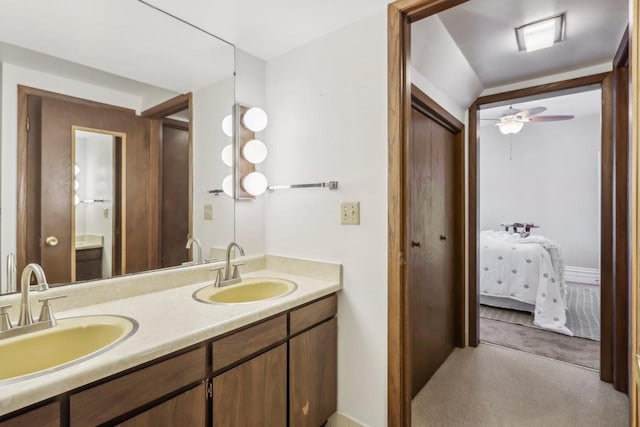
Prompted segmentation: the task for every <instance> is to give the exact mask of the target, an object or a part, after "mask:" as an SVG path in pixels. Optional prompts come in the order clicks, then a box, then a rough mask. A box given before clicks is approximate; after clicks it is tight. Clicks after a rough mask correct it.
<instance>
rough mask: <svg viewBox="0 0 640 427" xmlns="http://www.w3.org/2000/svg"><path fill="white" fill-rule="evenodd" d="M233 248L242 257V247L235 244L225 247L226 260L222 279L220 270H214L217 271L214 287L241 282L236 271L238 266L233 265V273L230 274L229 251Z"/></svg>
mask: <svg viewBox="0 0 640 427" xmlns="http://www.w3.org/2000/svg"><path fill="white" fill-rule="evenodd" d="M233 248H237V249H238V250H239V251H240V256H244V249H242V246H240V245H239V244H237V243H236V242H231V243H229V246H227V258H226V262H225V269H224V277H222V274H221V273H220V270H222V268H215V269H214V270H215V271H217V277H216V282H215V286H223V285H232V284H234V283H238V282H240V280H242V279H241V278H240V271H239V270H238V266H239V264H235V265H234V266H233V272H231V250H232V249H233Z"/></svg>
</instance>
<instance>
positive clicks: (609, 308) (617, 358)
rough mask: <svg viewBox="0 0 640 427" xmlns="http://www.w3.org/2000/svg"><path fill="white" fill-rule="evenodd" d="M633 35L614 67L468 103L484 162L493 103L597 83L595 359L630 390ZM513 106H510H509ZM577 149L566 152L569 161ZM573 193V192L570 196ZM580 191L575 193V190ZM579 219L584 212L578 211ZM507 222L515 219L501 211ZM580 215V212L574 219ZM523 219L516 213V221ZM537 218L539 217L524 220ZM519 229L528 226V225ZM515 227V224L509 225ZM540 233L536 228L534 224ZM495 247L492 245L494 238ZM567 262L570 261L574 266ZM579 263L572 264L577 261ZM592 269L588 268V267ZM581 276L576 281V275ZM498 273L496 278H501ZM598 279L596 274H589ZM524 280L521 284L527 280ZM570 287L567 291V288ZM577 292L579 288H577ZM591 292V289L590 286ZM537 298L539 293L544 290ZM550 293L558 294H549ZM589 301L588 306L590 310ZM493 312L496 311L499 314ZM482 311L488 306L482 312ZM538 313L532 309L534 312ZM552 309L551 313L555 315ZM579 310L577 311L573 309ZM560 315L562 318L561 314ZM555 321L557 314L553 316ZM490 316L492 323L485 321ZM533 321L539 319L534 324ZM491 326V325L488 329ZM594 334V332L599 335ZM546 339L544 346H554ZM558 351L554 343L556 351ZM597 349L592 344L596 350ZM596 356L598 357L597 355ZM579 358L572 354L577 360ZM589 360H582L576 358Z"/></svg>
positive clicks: (475, 261)
mask: <svg viewBox="0 0 640 427" xmlns="http://www.w3.org/2000/svg"><path fill="white" fill-rule="evenodd" d="M628 48H629V43H628V37H627V34H626V33H625V36H624V37H623V39H622V41H621V43H620V46H619V48H618V51H617V53H616V55H615V58H614V61H613V71H612V72H606V73H601V74H596V75H590V76H586V77H581V78H576V79H571V80H565V81H561V82H557V83H553V84H548V85H540V86H534V87H531V88H527V89H521V90H516V91H511V92H505V93H499V94H494V95H488V96H484V97H480V98H478V99H477V100H476V102H475V103H474V104H473V105H472V106H471V107H470V109H469V117H470V123H469V129H470V131H469V135H470V136H469V163H470V165H477V166H478V167H481V164H480V163H479V154H480V152H479V149H480V147H479V143H478V136H479V135H480V134H481V133H482V129H481V128H480V126H482V120H480V119H481V118H482V117H481V115H482V110H486V109H488V108H491V107H494V106H496V105H504V103H506V104H509V103H510V102H515V101H513V100H514V99H515V100H520V102H522V99H523V98H524V100H525V101H526V102H537V101H539V100H540V99H544V98H548V97H549V96H550V94H558V93H560V94H571V93H576V92H585V90H588V89H590V88H600V89H601V96H600V102H601V105H602V117H601V141H600V143H601V146H600V156H599V161H598V162H597V165H598V166H599V168H600V169H599V175H600V187H599V212H598V219H599V223H600V227H599V233H598V234H599V237H600V241H599V249H600V257H599V276H600V282H599V284H598V285H599V286H598V290H599V297H600V342H599V343H600V345H599V354H598V357H597V358H596V363H597V364H598V365H599V366H598V370H599V373H600V379H601V380H602V381H605V382H610V383H613V385H614V387H615V389H616V390H618V391H622V392H626V391H627V389H628V375H629V356H628V340H629V337H628V325H629V311H628V301H629V300H628V298H629V296H628V295H629V294H628V293H629V290H628V286H629V285H628V280H629V276H628V274H629V273H628V268H629V261H628V245H627V242H628V236H629V228H628V212H629V209H628V207H629V200H628V185H629V174H630V165H629V145H628V137H629V134H628V124H629V122H628V120H629V119H628V117H629V116H628V108H629V105H628V82H629V75H628ZM507 108H508V106H507ZM513 153H514V151H513V150H512V151H511V155H512V156H513ZM571 159H572V156H571V157H569V158H567V162H570V161H571ZM480 173H481V172H480V171H479V170H478V168H470V175H469V190H470V194H469V204H470V207H469V216H470V218H469V223H470V224H472V225H470V229H469V248H470V249H471V248H478V250H477V252H476V251H475V250H473V249H471V250H470V252H469V271H470V272H474V271H475V272H476V274H470V275H469V344H470V345H472V346H477V345H478V343H479V342H480V339H481V331H480V326H481V324H480V318H481V316H482V315H483V313H481V310H482V309H483V308H482V306H481V303H482V301H481V300H480V297H481V295H482V294H483V293H484V294H486V293H485V292H483V289H481V286H482V284H481V282H482V276H481V275H482V274H483V272H484V268H485V267H486V266H483V265H481V263H480V261H481V257H482V254H481V249H482V247H481V246H480V245H482V223H481V221H482V219H481V212H480V209H481V207H480V204H479V201H480V198H481V197H482V195H481V194H480V193H481V191H482V184H481V183H480V181H479V177H480ZM568 196H569V195H568ZM570 196H571V197H573V196H575V195H574V194H573V192H572V193H571V195H570ZM580 218H582V215H581V216H580ZM504 220H506V221H510V220H508V219H506V218H504ZM576 220H578V218H576ZM519 221H520V220H514V222H519ZM523 221H533V223H534V225H535V220H523ZM523 226H524V227H521V228H520V231H525V232H526V231H527V230H526V224H523ZM511 230H512V231H513V229H512V228H511ZM529 231H530V232H532V231H533V234H535V231H536V229H535V228H531V229H530V230H529ZM489 246H491V245H489ZM569 267H572V266H571V265H569ZM573 267H575V266H573ZM568 272H569V278H570V279H571V278H572V277H573V280H569V281H573V282H574V283H573V284H574V285H576V282H579V281H588V277H593V276H594V274H585V270H580V269H575V268H574V269H568ZM587 273H588V271H587ZM577 276H579V277H578V278H579V280H576V277H577ZM496 280H498V279H496ZM591 283H592V284H593V280H591ZM523 286H524V284H523ZM573 287H574V288H581V289H579V290H580V293H583V294H584V293H587V291H584V289H591V290H592V291H593V290H594V289H593V288H589V287H586V288H585V287H584V286H582V287H580V286H573ZM567 292H569V291H567ZM572 293H573V294H574V296H575V294H576V290H575V289H574V292H572ZM590 293H591V294H593V292H590ZM539 297H542V295H541V294H540V295H539ZM551 298H552V299H553V297H551ZM593 309H594V308H593V305H591V308H590V311H593ZM494 314H495V313H494ZM484 315H487V316H491V313H487V312H486V310H485V311H484ZM533 317H535V316H533ZM555 317H558V316H551V318H550V320H551V321H552V322H553V321H555ZM574 317H575V316H574ZM558 318H559V319H561V318H560V317H558ZM556 322H557V321H556ZM487 323H490V322H487ZM534 325H535V323H534ZM485 332H486V331H485ZM594 335H595V334H594ZM550 347H551V346H548V347H547V348H550ZM554 351H555V350H554ZM592 352H593V349H592ZM592 359H593V358H592ZM574 362H575V361H574ZM583 363H586V362H584V361H581V363H579V364H583Z"/></svg>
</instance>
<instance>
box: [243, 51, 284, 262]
mask: <svg viewBox="0 0 640 427" xmlns="http://www.w3.org/2000/svg"><path fill="white" fill-rule="evenodd" d="M265 70H266V63H265V62H264V61H263V60H262V59H259V58H256V57H255V56H252V55H250V54H248V53H246V52H243V51H242V50H240V49H236V102H237V103H239V104H242V105H245V106H247V107H261V108H264V109H265V110H266V112H267V115H268V116H269V124H268V126H267V129H266V130H265V131H263V132H259V133H257V134H256V137H257V138H258V139H260V140H262V141H263V142H264V143H265V144H266V145H267V149H268V150H269V153H268V155H267V160H266V162H267V163H269V162H270V161H271V156H272V151H271V150H272V148H273V147H274V146H275V145H276V144H277V143H278V141H277V139H275V138H272V137H271V136H270V134H269V133H268V131H269V130H270V129H271V126H272V124H273V122H274V120H273V115H272V114H271V113H272V112H271V109H270V108H269V107H268V106H266V103H265V99H266V98H265V72H266V71H265ZM265 168H266V166H265V164H264V163H263V164H259V165H256V170H257V171H258V172H263V173H265ZM267 179H268V180H269V183H270V184H275V183H276V182H274V180H273V179H272V177H271V176H270V175H267ZM267 197H268V195H267V194H265V195H262V196H258V197H256V198H255V199H253V200H238V201H236V203H235V219H236V221H235V239H236V241H237V242H238V243H239V244H240V246H242V247H243V248H244V250H245V253H246V254H261V253H265V203H266V202H265V200H266V198H267Z"/></svg>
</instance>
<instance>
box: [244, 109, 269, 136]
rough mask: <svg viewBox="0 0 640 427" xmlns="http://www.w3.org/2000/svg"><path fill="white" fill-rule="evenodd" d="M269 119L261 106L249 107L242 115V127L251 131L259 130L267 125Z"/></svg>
mask: <svg viewBox="0 0 640 427" xmlns="http://www.w3.org/2000/svg"><path fill="white" fill-rule="evenodd" d="M268 122H269V119H268V117H267V113H265V112H264V110H263V109H262V108H258V107H253V108H249V109H248V110H247V112H246V113H244V115H243V116H242V124H243V125H244V127H246V128H247V129H249V130H250V131H253V132H261V131H263V130H264V128H266V127H267V123H268Z"/></svg>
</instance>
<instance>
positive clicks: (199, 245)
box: [186, 236, 202, 264]
mask: <svg viewBox="0 0 640 427" xmlns="http://www.w3.org/2000/svg"><path fill="white" fill-rule="evenodd" d="M193 244H195V245H196V249H197V251H198V252H197V253H198V259H197V263H198V264H202V243H200V240H198V238H197V237H191V236H189V239H187V246H186V248H187V249H191V245H193Z"/></svg>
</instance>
